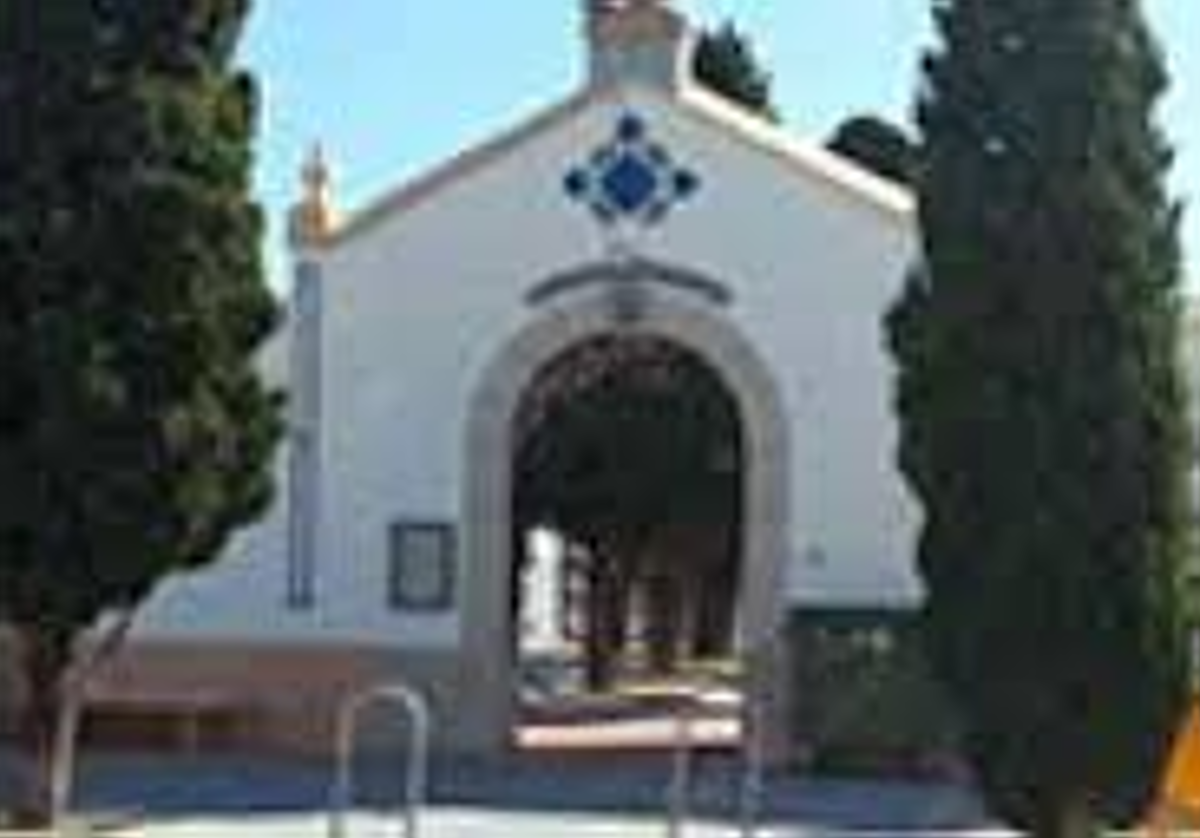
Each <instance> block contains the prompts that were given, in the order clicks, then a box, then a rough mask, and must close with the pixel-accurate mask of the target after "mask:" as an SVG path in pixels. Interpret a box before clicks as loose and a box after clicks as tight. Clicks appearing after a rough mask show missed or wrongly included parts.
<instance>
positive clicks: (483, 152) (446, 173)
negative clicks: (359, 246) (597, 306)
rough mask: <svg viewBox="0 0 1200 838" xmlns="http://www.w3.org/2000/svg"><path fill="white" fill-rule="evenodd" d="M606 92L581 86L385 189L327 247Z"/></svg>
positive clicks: (422, 197) (340, 228)
mask: <svg viewBox="0 0 1200 838" xmlns="http://www.w3.org/2000/svg"><path fill="white" fill-rule="evenodd" d="M608 93H609V88H604V87H595V86H588V87H584V88H582V89H581V90H579V91H576V92H575V93H573V94H571V95H570V96H567V97H566V98H565V99H560V100H559V101H557V102H555V103H553V104H551V105H548V106H546V107H543V108H542V109H541V110H538V111H535V112H534V113H533V114H532V115H530V116H527V117H525V118H524V119H522V120H520V121H519V122H517V123H516V124H514V125H512V126H511V127H509V128H508V129H506V130H503V131H501V132H500V133H499V134H498V135H496V136H494V137H492V138H491V139H489V140H485V141H483V142H482V143H480V144H477V145H472V146H468V147H467V148H466V149H465V150H463V151H460V152H459V153H457V154H455V155H453V156H451V157H450V159H449V160H446V161H444V162H442V163H440V164H437V165H435V166H434V167H433V168H432V169H430V170H428V171H426V172H425V173H424V174H419V175H417V176H416V177H415V178H414V179H412V180H407V181H405V182H403V183H401V184H400V185H399V186H397V187H395V188H393V189H391V190H389V191H386V192H384V193H383V194H382V195H380V196H379V197H377V198H375V199H373V200H371V201H368V202H367V203H366V204H365V205H364V206H362V207H361V208H359V209H358V210H355V211H353V212H352V213H350V214H349V215H347V217H346V218H345V219H344V221H343V223H342V224H341V225H339V226H338V228H337V229H336V230H335V231H334V232H333V233H332V234H331V235H330V236H329V237H328V239H327V241H326V243H325V247H326V249H328V250H334V249H337V248H338V247H340V246H342V245H343V244H346V243H348V242H350V241H351V240H353V239H356V238H358V237H359V236H361V235H362V234H363V233H365V232H367V231H369V230H371V229H373V228H374V227H376V226H377V225H378V224H379V223H380V222H382V221H383V220H384V219H386V218H389V217H391V216H392V215H393V214H395V213H398V212H402V211H404V210H405V209H408V208H409V207H412V206H415V205H416V204H419V203H421V202H422V201H424V200H425V199H426V198H427V197H429V196H431V195H433V194H434V193H436V192H439V191H440V190H441V189H442V188H443V187H444V186H447V185H448V184H450V183H451V182H453V181H457V180H459V179H460V178H462V177H465V176H467V175H469V174H471V173H472V172H474V171H477V170H479V169H480V168H482V167H484V166H486V165H488V164H489V163H490V162H492V161H493V160H495V159H496V158H498V157H502V156H503V155H505V154H507V153H508V152H509V151H511V150H513V149H515V148H516V147H518V146H520V145H521V144H523V143H524V142H525V141H526V140H527V139H530V138H532V137H534V136H536V135H538V134H541V133H542V132H543V131H545V130H547V129H549V128H551V127H553V126H555V125H557V124H559V123H560V122H562V121H564V120H567V119H569V118H571V117H572V116H574V115H575V114H577V113H580V112H581V111H583V110H585V109H586V108H587V107H588V106H589V105H591V104H592V103H593V102H596V101H599V100H600V99H603V98H605V96H606V95H607V94H608Z"/></svg>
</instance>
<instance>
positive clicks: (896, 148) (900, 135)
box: [827, 115, 918, 186]
mask: <svg viewBox="0 0 1200 838" xmlns="http://www.w3.org/2000/svg"><path fill="white" fill-rule="evenodd" d="M827 145H828V147H829V149H830V150H831V151H836V152H837V153H838V154H840V155H842V156H843V157H846V158H847V159H850V160H853V161H854V162H856V163H858V164H859V165H861V166H863V167H864V168H866V169H867V170H869V171H871V172H874V173H875V174H877V175H879V176H880V177H884V178H887V179H888V180H892V181H895V182H896V183H899V184H903V185H905V186H912V185H913V183H914V181H915V179H916V174H917V172H916V167H917V157H918V150H917V147H916V145H915V144H914V143H913V141H912V140H910V139H909V137H908V135H907V134H905V133H904V131H903V129H901V128H899V127H898V126H896V125H893V124H892V123H890V122H888V121H887V120H885V119H883V118H881V117H878V116H871V115H862V116H855V117H851V118H850V119H847V120H846V121H845V122H843V123H842V124H841V125H839V126H838V128H837V130H836V131H835V132H834V134H833V136H832V137H830V138H829V141H828V143H827Z"/></svg>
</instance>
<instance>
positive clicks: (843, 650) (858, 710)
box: [788, 609, 958, 777]
mask: <svg viewBox="0 0 1200 838" xmlns="http://www.w3.org/2000/svg"><path fill="white" fill-rule="evenodd" d="M913 624H914V620H913V618H912V615H911V614H910V613H909V612H902V611H892V612H887V611H862V610H850V611H845V610H838V611H827V610H822V609H800V610H797V611H795V612H793V613H792V615H791V617H790V619H789V621H788V647H789V650H790V651H789V654H790V658H791V660H790V664H789V666H790V670H791V677H792V680H793V689H792V692H793V694H794V695H796V696H797V697H798V703H797V713H796V717H795V719H794V727H795V729H796V731H797V733H798V735H799V736H800V742H798V743H797V747H798V749H799V750H801V751H802V752H804V753H805V754H806V757H807V765H808V767H809V768H811V769H812V770H814V771H816V772H818V773H822V774H851V773H872V774H873V773H880V774H884V775H887V776H893V777H894V776H896V775H897V774H904V773H909V774H919V773H922V772H931V771H946V770H948V769H949V768H951V767H952V766H953V765H954V764H955V762H956V759H957V757H956V754H957V751H958V739H957V727H956V724H955V721H954V717H953V713H952V711H951V708H950V706H949V703H948V702H947V700H946V697H945V696H944V695H943V694H942V692H941V690H940V689H939V688H938V686H937V684H936V682H935V681H934V680H933V678H932V677H931V674H930V673H929V671H928V665H927V663H926V661H925V658H924V654H923V650H922V647H921V643H920V638H919V637H918V633H917V632H916V631H915V629H914V625H913Z"/></svg>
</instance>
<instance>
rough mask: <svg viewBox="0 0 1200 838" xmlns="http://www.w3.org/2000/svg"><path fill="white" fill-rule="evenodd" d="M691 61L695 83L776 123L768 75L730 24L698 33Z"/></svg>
mask: <svg viewBox="0 0 1200 838" xmlns="http://www.w3.org/2000/svg"><path fill="white" fill-rule="evenodd" d="M692 61H693V68H694V73H695V76H696V80H697V81H698V82H700V84H702V85H704V86H705V87H707V88H708V89H709V90H711V91H712V92H713V93H716V94H717V95H719V96H723V97H724V98H726V99H728V100H729V101H731V102H733V103H734V104H737V105H741V106H742V107H744V108H746V109H748V110H751V111H754V112H755V113H757V114H759V115H760V116H763V117H765V118H767V119H769V120H771V121H772V122H778V121H779V111H778V110H777V109H776V107H775V100H774V98H773V96H772V92H771V74H770V73H769V72H767V70H766V69H765V68H764V67H763V64H762V62H761V61H760V60H759V58H758V56H757V55H756V54H755V51H754V46H753V45H752V44H751V43H750V39H749V38H748V37H747V36H746V35H744V34H742V33H741V32H740V31H739V30H738V28H737V27H736V26H734V25H733V23H731V22H728V21H726V22H725V23H723V24H721V26H720V27H718V28H717V29H715V30H712V31H706V32H701V33H700V39H699V41H698V42H697V44H696V52H695V55H694V56H693V59H692Z"/></svg>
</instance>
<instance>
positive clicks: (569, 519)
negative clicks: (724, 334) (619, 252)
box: [516, 337, 741, 688]
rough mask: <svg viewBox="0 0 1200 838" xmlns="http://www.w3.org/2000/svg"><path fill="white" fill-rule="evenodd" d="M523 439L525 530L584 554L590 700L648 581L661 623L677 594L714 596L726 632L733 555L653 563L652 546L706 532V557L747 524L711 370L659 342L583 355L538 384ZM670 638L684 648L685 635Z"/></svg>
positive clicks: (714, 619) (663, 557)
mask: <svg viewBox="0 0 1200 838" xmlns="http://www.w3.org/2000/svg"><path fill="white" fill-rule="evenodd" d="M517 438H518V454H517V480H516V485H517V487H518V488H517V503H516V507H517V510H518V514H517V516H516V517H517V519H518V522H519V524H518V526H519V529H521V530H522V531H524V530H525V529H526V528H528V527H531V526H537V525H543V526H551V527H552V528H553V529H555V530H557V531H558V532H560V533H562V534H564V535H566V536H567V537H569V538H570V539H571V540H572V541H573V542H575V543H577V544H579V545H582V546H584V547H585V548H586V549H587V552H588V554H589V571H590V576H591V579H592V583H593V584H592V586H591V587H592V588H593V591H592V594H591V595H589V597H588V600H589V607H590V608H592V609H593V616H594V618H595V619H593V620H592V621H590V622H591V623H592V625H591V626H590V630H589V636H588V639H589V640H591V641H593V643H592V644H590V648H589V655H588V663H589V667H588V670H589V673H590V675H591V677H590V682H591V686H592V687H593V688H606V687H607V686H609V682H610V681H611V675H612V670H613V663H614V662H615V661H614V655H615V654H616V653H617V652H618V651H619V646H620V643H621V638H622V637H623V635H624V628H625V624H626V620H627V617H628V606H629V601H630V595H631V593H632V591H633V589H634V588H635V586H639V585H645V584H649V581H648V580H651V579H653V580H655V581H658V582H663V581H665V582H667V583H668V586H667V587H668V593H667V594H666V596H669V597H670V598H671V600H672V601H671V602H666V603H664V610H677V606H680V607H681V606H682V603H681V602H680V600H681V599H683V598H684V597H683V594H684V592H683V591H682V590H681V587H682V586H681V584H680V583H681V582H682V581H687V580H692V581H695V582H696V585H695V587H700V588H703V587H708V588H710V589H712V590H709V591H708V592H709V593H711V594H714V595H715V596H716V597H717V598H718V599H719V600H720V601H721V602H722V603H724V604H726V605H727V606H728V608H727V609H721V608H719V607H713V608H711V609H710V610H711V611H714V612H716V613H713V614H710V615H709V616H710V621H711V623H712V624H714V625H713V627H715V628H719V627H720V626H722V625H724V626H726V627H729V626H730V625H731V622H732V618H731V613H730V614H728V615H726V614H725V613H723V611H725V610H728V611H730V612H731V610H732V602H733V598H734V596H735V594H734V592H735V590H736V587H737V581H738V580H737V551H736V549H733V548H730V549H727V550H711V551H704V550H699V549H689V550H686V551H682V550H661V551H659V555H658V556H657V557H655V561H656V565H657V566H655V567H649V566H647V564H646V562H647V561H648V560H649V558H650V553H651V551H649V550H648V548H649V547H651V546H652V544H653V543H655V542H659V543H663V542H664V541H667V540H670V541H680V540H685V541H686V540H687V539H680V534H688V535H691V534H693V533H702V534H703V537H702V538H700V539H699V540H700V541H701V542H703V543H705V544H706V546H711V545H712V543H713V542H714V541H716V540H718V539H720V538H722V537H723V536H725V535H727V534H728V533H733V532H736V531H737V528H738V525H739V523H740V521H739V519H740V514H741V503H740V491H741V486H740V476H741V471H740V463H739V459H740V456H741V452H740V446H741V443H740V438H739V426H738V416H737V409H736V406H735V405H734V404H733V401H732V399H731V398H730V397H729V395H728V393H727V391H726V390H725V387H724V385H723V383H722V382H721V381H720V380H719V378H718V377H717V376H716V374H715V373H713V372H712V371H711V370H710V369H709V368H708V366H707V365H705V364H704V363H703V362H702V361H700V360H699V359H697V358H695V357H694V356H692V355H691V354H689V353H687V352H685V351H683V350H681V349H679V348H678V347H676V346H675V345H674V344H671V343H668V342H665V341H662V340H655V339H651V338H641V337H608V338H600V339H597V340H594V341H591V342H589V343H585V344H583V345H581V346H579V347H576V348H575V349H574V350H572V351H570V352H568V353H567V354H566V355H564V356H563V357H562V358H560V359H558V360H557V361H556V362H554V363H552V364H551V365H550V367H549V368H548V369H547V370H545V371H544V372H543V374H542V375H541V376H540V377H539V380H538V382H537V383H535V385H534V388H533V391H532V393H531V395H530V397H529V398H528V399H527V401H526V404H525V407H524V409H523V410H522V411H521V415H520V416H519V418H518V434H517ZM668 534H669V535H671V536H672V538H670V539H666V538H665V536H667V535H668ZM692 540H693V541H695V540H696V539H692ZM701 579H703V580H704V581H705V582H706V583H710V584H707V585H701V584H700V580H701ZM661 589H662V588H661V585H660V587H659V588H658V590H661ZM597 592H599V595H597ZM689 593H693V594H696V595H699V594H701V593H703V592H702V591H695V590H693V591H690V592H689ZM701 599H702V598H701ZM697 606H698V607H699V603H697ZM651 616H652V615H651ZM727 616H728V617H729V619H726V617H727ZM676 628H678V626H676ZM719 633H720V632H718V631H716V630H714V631H713V632H711V634H719ZM667 635H668V636H667V637H666V638H665V640H664V642H665V643H666V644H669V645H671V646H672V647H678V646H679V645H681V643H680V641H681V639H682V638H681V637H680V636H679V633H678V631H673V632H667ZM710 645H711V644H710ZM659 651H660V652H662V651H663V650H661V649H660V650H659ZM663 657H664V661H663V662H664V663H671V662H673V661H672V660H671V656H670V655H667V654H664V656H663Z"/></svg>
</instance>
